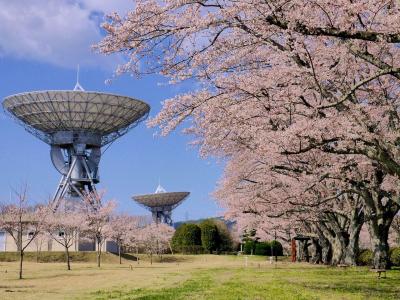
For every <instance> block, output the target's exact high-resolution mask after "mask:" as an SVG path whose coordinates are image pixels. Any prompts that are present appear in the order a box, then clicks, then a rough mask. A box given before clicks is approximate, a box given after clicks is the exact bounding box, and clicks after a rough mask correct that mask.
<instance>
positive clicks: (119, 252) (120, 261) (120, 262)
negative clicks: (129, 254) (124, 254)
mask: <svg viewBox="0 0 400 300" xmlns="http://www.w3.org/2000/svg"><path fill="white" fill-rule="evenodd" d="M118 256H119V264H120V265H121V264H122V260H121V244H119V243H118Z"/></svg>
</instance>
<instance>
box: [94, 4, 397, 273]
mask: <svg viewBox="0 0 400 300" xmlns="http://www.w3.org/2000/svg"><path fill="white" fill-rule="evenodd" d="M399 5H400V4H399V3H398V2H395V1H388V2H387V1H382V0H369V1H355V2H348V1H342V0H339V1H332V0H322V1H317V2H310V1H305V0H300V1H297V0H296V1H294V0H289V1H282V0H274V1H268V2H265V1H264V2H263V1H259V0H252V1H242V0H239V1H224V2H220V1H213V0H209V1H207V0H205V1H177V0H164V1H147V0H139V1H136V6H135V8H134V9H133V10H132V11H131V12H129V13H128V14H127V15H126V16H119V15H117V14H114V15H111V16H110V17H109V20H108V22H107V23H105V24H104V25H103V27H104V29H105V30H106V32H107V36H106V37H105V38H104V40H103V41H102V42H100V43H99V44H98V45H97V49H98V50H99V51H101V52H103V53H105V54H110V53H115V52H123V53H125V54H127V55H128V57H129V58H130V60H129V62H128V63H127V64H125V65H123V66H121V67H120V68H119V69H118V70H117V73H124V72H133V73H135V74H137V75H142V74H148V73H161V74H163V75H164V76H166V77H168V78H169V79H170V82H171V83H182V82H184V81H188V80H189V81H190V80H191V81H192V82H193V81H194V82H195V83H196V84H193V85H192V86H193V87H194V88H193V89H192V90H189V91H187V92H186V93H183V94H178V95H176V96H175V97H173V98H172V99H169V100H166V101H165V102H164V105H163V109H162V111H161V112H160V113H159V114H158V116H156V117H155V118H154V119H153V120H151V121H150V123H149V124H150V125H151V126H159V127H160V128H161V130H162V133H163V134H167V133H169V132H170V131H171V130H174V129H175V128H176V127H177V126H178V125H179V124H181V123H182V122H183V121H185V120H186V119H190V120H191V121H192V126H191V127H190V128H187V129H186V132H187V133H189V134H193V135H194V136H195V138H196V139H195V141H194V142H195V143H197V144H198V145H199V146H200V151H201V153H202V154H203V155H215V156H219V157H222V158H224V159H228V160H232V159H237V158H238V157H241V155H243V151H249V152H252V155H253V156H254V157H255V159H254V160H253V162H256V161H257V160H259V161H262V162H263V163H266V159H268V161H269V162H271V166H270V168H275V167H274V165H275V166H278V167H279V166H281V162H282V158H286V159H287V160H288V161H292V160H295V161H297V162H301V159H302V158H303V154H305V155H308V154H309V153H311V155H323V154H330V155H329V156H327V157H328V158H329V162H331V163H330V164H328V168H329V170H332V169H333V168H334V167H335V164H337V162H338V160H337V157H339V158H340V159H339V161H343V163H339V164H338V166H337V169H338V170H342V172H343V173H346V174H345V176H341V177H340V178H339V179H338V180H339V181H341V182H344V183H347V184H350V186H347V187H346V189H347V188H353V191H352V192H353V193H354V194H356V195H358V196H359V197H361V198H362V201H363V205H364V210H363V212H364V214H365V218H366V221H367V222H368V223H369V229H370V235H371V241H372V244H373V248H374V253H375V259H374V266H375V268H382V267H386V266H387V246H386V245H387V234H386V232H387V231H388V228H390V224H391V222H392V219H393V217H394V215H395V214H396V210H398V208H399V205H400V198H399V197H398V196H397V195H398V186H399V176H400V160H399V159H398V158H399V157H400V156H399V154H400V153H399V147H398V141H399V138H400V136H399V125H400V122H399V120H400V118H399V115H398V112H399V101H398V99H400V97H399V91H400V89H399V79H400V65H399V62H400V60H399V56H400V49H399V48H398V43H399V42H400V33H399V31H398V28H399V25H400V24H399V23H400V21H399V20H400V10H399ZM343 156H344V157H345V158H344V159H343ZM350 160H353V161H356V162H357V163H359V162H361V164H359V166H360V167H361V168H354V167H353V168H350V169H349V170H350V171H348V172H345V170H343V168H342V167H343V166H345V165H346V164H347V163H346V161H350ZM323 165H324V166H326V165H325V164H323ZM286 166H287V165H286ZM286 166H285V167H286ZM364 166H365V167H366V168H364ZM270 168H265V169H267V170H268V169H270ZM316 170H321V167H319V166H318V165H316ZM359 171H360V172H359ZM333 173H334V174H335V175H337V174H339V175H340V172H339V173H338V172H333ZM359 173H361V175H363V177H361V178H358V179H359V180H358V181H356V184H352V183H354V182H353V181H352V178H353V177H357V176H358V175H359ZM313 174H317V172H316V171H314V172H313ZM322 174H323V175H325V174H327V172H326V170H323V172H322ZM331 177H332V176H331ZM343 177H345V178H343ZM226 178H227V180H228V181H229V180H230V179H229V178H230V176H228V177H226ZM303 179H304V178H301V180H299V182H300V183H301V184H299V185H298V186H300V187H301V189H297V191H298V192H302V191H304V187H307V186H308V185H309V184H310V181H309V180H308V181H307V180H306V181H302V180H303ZM283 182H285V181H283ZM354 187H357V189H354ZM347 194H348V193H347ZM299 195H301V193H300V194H299ZM324 196H326V195H324ZM331 196H332V195H331ZM328 197H329V196H328ZM310 199H314V200H315V198H310ZM323 199H324V198H323ZM232 201H242V202H243V201H250V202H251V200H249V199H247V198H245V199H243V200H238V199H237V198H235V199H232ZM267 201H272V203H279V204H281V205H283V206H285V204H288V203H289V201H288V200H287V199H286V197H285V200H284V201H283V200H276V199H275V198H273V199H272V200H266V201H265V202H267ZM276 201H279V202H276ZM306 201H309V200H308V199H307V200H306ZM250 204H251V203H250ZM289 204H290V203H289ZM235 205H236V204H234V203H232V207H233V206H235ZM290 209H291V208H290ZM238 213H240V211H239V212H238ZM261 218H262V217H261Z"/></svg>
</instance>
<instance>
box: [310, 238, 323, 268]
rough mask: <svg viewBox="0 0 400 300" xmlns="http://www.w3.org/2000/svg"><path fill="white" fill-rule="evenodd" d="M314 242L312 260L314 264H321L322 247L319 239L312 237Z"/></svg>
mask: <svg viewBox="0 0 400 300" xmlns="http://www.w3.org/2000/svg"><path fill="white" fill-rule="evenodd" d="M311 243H312V246H313V247H312V253H311V262H312V263H314V264H319V263H320V262H322V247H321V245H320V244H319V241H318V239H316V238H311Z"/></svg>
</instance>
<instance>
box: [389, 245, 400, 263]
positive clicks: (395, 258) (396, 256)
mask: <svg viewBox="0 0 400 300" xmlns="http://www.w3.org/2000/svg"><path fill="white" fill-rule="evenodd" d="M389 255H390V262H391V263H392V265H393V266H398V267H400V247H397V248H392V249H390V252H389Z"/></svg>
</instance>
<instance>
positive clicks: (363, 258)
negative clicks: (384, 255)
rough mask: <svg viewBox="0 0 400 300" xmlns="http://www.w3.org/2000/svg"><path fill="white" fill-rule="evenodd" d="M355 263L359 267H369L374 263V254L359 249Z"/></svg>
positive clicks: (367, 250)
mask: <svg viewBox="0 0 400 300" xmlns="http://www.w3.org/2000/svg"><path fill="white" fill-rule="evenodd" d="M356 262H357V265H359V266H371V265H372V264H373V262H374V253H373V252H372V251H371V250H369V249H360V251H359V253H358V256H357V258H356Z"/></svg>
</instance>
